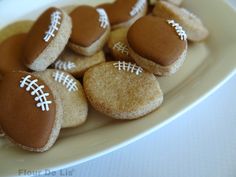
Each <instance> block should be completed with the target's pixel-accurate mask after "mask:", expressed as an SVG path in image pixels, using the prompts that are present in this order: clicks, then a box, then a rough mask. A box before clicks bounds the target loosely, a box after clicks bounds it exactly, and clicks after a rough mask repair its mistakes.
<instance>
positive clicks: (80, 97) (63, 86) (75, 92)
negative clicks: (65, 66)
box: [34, 69, 88, 128]
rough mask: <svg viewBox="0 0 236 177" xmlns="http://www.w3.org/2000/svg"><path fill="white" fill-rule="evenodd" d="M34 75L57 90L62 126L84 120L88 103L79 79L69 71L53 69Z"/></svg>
mask: <svg viewBox="0 0 236 177" xmlns="http://www.w3.org/2000/svg"><path fill="white" fill-rule="evenodd" d="M34 75H36V76H37V77H39V78H40V79H42V80H44V81H46V82H47V84H49V85H50V86H52V89H55V90H57V91H58V92H59V94H60V97H61V103H62V106H63V122H62V128H69V127H76V126H78V125H80V124H82V123H84V122H85V120H86V118H87V115H88V105H87V100H86V97H85V94H84V91H83V88H82V86H81V84H80V82H79V81H77V80H76V79H75V78H74V77H73V76H72V75H70V74H69V73H66V72H63V71H59V70H54V69H47V70H45V71H41V72H36V73H34Z"/></svg>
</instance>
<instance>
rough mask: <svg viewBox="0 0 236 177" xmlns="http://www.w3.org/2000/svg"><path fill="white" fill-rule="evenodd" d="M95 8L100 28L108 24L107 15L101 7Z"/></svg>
mask: <svg viewBox="0 0 236 177" xmlns="http://www.w3.org/2000/svg"><path fill="white" fill-rule="evenodd" d="M96 10H97V12H98V14H99V22H100V27H101V28H106V27H107V26H108V25H109V20H108V17H107V13H106V12H105V10H104V9H102V8H98V9H96Z"/></svg>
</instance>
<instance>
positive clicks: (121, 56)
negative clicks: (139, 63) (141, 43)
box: [107, 28, 134, 62]
mask: <svg viewBox="0 0 236 177" xmlns="http://www.w3.org/2000/svg"><path fill="white" fill-rule="evenodd" d="M127 32H128V28H118V29H115V30H113V31H112V32H111V34H110V37H109V40H108V43H107V45H108V48H109V52H110V53H111V55H112V56H113V58H114V59H115V60H122V61H133V59H132V58H131V57H130V55H129V48H128V43H127V39H126V36H127ZM133 62H134V61H133Z"/></svg>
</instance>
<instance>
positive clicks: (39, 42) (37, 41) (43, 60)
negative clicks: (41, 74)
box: [24, 7, 72, 71]
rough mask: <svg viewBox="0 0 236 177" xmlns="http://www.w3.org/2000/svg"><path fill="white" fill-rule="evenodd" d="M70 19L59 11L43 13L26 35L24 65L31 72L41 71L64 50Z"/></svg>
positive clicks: (68, 34) (69, 30)
mask: <svg viewBox="0 0 236 177" xmlns="http://www.w3.org/2000/svg"><path fill="white" fill-rule="evenodd" d="M71 28H72V25H71V19H70V17H69V16H68V15H67V14H66V13H65V12H64V11H62V10H61V9H58V8H54V7H53V8H49V9H47V10H46V11H45V12H43V13H42V14H41V15H40V17H39V18H38V19H37V21H36V22H35V23H34V25H33V27H32V28H31V30H30V31H29V33H28V37H27V39H26V43H25V50H24V53H25V64H26V66H27V67H29V68H30V69H31V70H34V71H43V70H45V69H46V68H47V67H48V66H49V65H51V64H52V63H53V62H54V61H55V60H56V59H57V57H58V56H59V55H60V53H61V52H62V51H63V49H64V48H65V46H66V44H67V42H68V40H69V37H70V34H71Z"/></svg>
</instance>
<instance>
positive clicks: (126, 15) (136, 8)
mask: <svg viewBox="0 0 236 177" xmlns="http://www.w3.org/2000/svg"><path fill="white" fill-rule="evenodd" d="M147 6H148V5H147V1H146V0H116V1H115V2H114V3H105V4H101V5H99V6H98V7H100V8H103V9H105V11H106V12H107V14H108V17H109V20H110V23H111V27H112V29H115V28H120V27H129V26H130V25H132V23H134V22H135V21H136V20H137V19H138V18H140V17H142V16H144V15H145V14H146V12H147Z"/></svg>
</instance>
